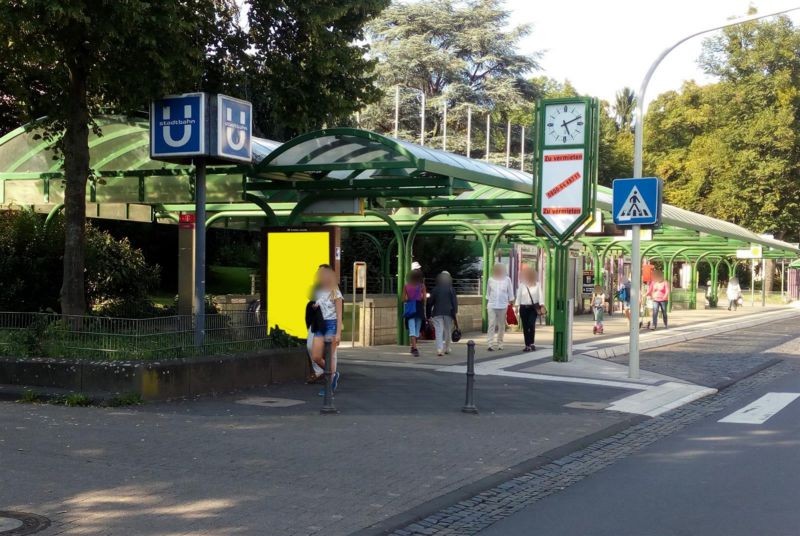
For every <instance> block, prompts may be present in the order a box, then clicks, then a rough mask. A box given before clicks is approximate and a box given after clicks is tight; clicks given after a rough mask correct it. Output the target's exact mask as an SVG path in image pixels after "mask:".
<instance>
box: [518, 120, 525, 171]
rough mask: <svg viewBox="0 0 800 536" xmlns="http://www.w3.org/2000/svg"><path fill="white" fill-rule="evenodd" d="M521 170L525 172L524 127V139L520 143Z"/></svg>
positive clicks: (523, 128) (523, 134) (523, 136)
mask: <svg viewBox="0 0 800 536" xmlns="http://www.w3.org/2000/svg"><path fill="white" fill-rule="evenodd" d="M519 170H520V171H525V127H522V139H521V140H520V142H519Z"/></svg>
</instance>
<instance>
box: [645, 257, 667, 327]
mask: <svg viewBox="0 0 800 536" xmlns="http://www.w3.org/2000/svg"><path fill="white" fill-rule="evenodd" d="M647 295H648V296H650V298H651V299H652V300H653V323H652V324H651V325H650V329H651V330H653V329H656V326H657V325H658V310H659V309H661V316H662V318H663V319H664V327H665V328H666V327H667V302H668V301H669V283H667V282H666V280H664V274H663V273H661V272H660V271H658V270H655V271H654V272H653V280H652V281H651V282H650V288H648V289H647Z"/></svg>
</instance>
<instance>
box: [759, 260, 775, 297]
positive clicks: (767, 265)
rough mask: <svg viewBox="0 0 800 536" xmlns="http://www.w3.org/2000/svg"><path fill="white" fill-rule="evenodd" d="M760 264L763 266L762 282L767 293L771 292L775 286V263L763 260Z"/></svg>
mask: <svg viewBox="0 0 800 536" xmlns="http://www.w3.org/2000/svg"><path fill="white" fill-rule="evenodd" d="M762 263H763V265H762V266H764V276H763V278H762V282H763V285H764V288H765V289H767V292H768V293H769V292H772V285H774V284H775V261H774V260H773V259H764V260H763V261H762Z"/></svg>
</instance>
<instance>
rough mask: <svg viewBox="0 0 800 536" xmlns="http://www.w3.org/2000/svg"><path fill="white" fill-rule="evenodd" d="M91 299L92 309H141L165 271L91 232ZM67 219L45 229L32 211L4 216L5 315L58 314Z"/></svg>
mask: <svg viewBox="0 0 800 536" xmlns="http://www.w3.org/2000/svg"><path fill="white" fill-rule="evenodd" d="M86 243H87V247H86V296H85V301H86V303H87V304H89V306H90V308H92V309H95V310H98V309H104V310H109V308H118V307H120V306H124V308H125V309H126V311H132V310H137V309H138V310H141V309H142V307H143V306H147V305H148V304H149V293H150V292H151V291H152V290H153V289H154V288H155V287H156V286H157V284H158V280H159V273H160V269H159V267H158V266H157V265H151V264H148V263H147V262H146V260H145V258H144V255H143V254H142V252H141V250H138V249H136V248H134V247H133V246H131V244H130V242H129V241H128V240H127V239H124V238H123V239H119V240H118V239H115V238H114V237H113V236H111V235H110V234H109V233H108V232H106V231H101V230H99V229H97V228H95V227H93V226H91V225H89V226H87V228H86ZM63 255H64V220H63V218H61V217H57V218H55V219H53V220H52V221H50V222H48V223H47V224H46V225H45V221H44V217H42V216H41V215H38V214H35V213H33V212H29V211H8V212H3V213H0V281H3V285H0V310H4V311H45V310H54V311H58V310H59V288H60V286H61V277H62V273H61V258H62V257H63Z"/></svg>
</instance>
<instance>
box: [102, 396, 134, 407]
mask: <svg viewBox="0 0 800 536" xmlns="http://www.w3.org/2000/svg"><path fill="white" fill-rule="evenodd" d="M142 403H143V400H142V396H141V395H140V394H139V393H125V394H121V395H117V396H115V397H113V398H110V399H109V400H107V401H106V403H105V405H106V406H108V407H110V408H119V407H123V406H138V405H140V404H142Z"/></svg>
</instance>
